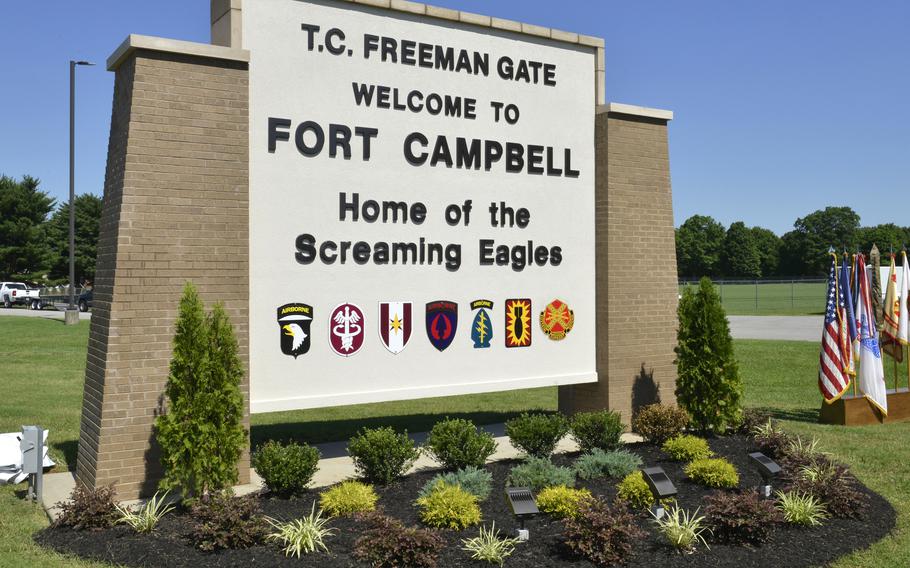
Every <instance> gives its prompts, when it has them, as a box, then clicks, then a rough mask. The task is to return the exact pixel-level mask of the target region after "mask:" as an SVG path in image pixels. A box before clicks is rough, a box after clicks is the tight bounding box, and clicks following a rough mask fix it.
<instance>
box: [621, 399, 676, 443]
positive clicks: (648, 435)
mask: <svg viewBox="0 0 910 568" xmlns="http://www.w3.org/2000/svg"><path fill="white" fill-rule="evenodd" d="M688 424H689V413H688V412H686V411H685V410H683V409H682V408H680V407H678V406H671V405H669V404H661V403H659V402H658V403H655V404H649V405H647V406H643V407H641V408H639V409H638V412H636V413H635V416H633V417H632V431H633V432H638V433H639V434H641V437H642V438H644V439H645V441H646V442H650V443H652V444H663V443H664V442H666V441H667V440H668V439H670V438H672V437H673V436H678V435H679V434H682V431H683V430H684V429H685V427H686V426H687V425H688Z"/></svg>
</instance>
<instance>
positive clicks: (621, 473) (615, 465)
mask: <svg viewBox="0 0 910 568" xmlns="http://www.w3.org/2000/svg"><path fill="white" fill-rule="evenodd" d="M641 464H642V462H641V458H640V457H638V456H637V455H636V454H633V453H632V452H630V451H628V450H615V451H612V452H605V451H603V450H596V449H595V450H592V451H591V453H588V454H583V455H581V456H579V457H578V459H576V460H575V464H574V465H573V467H574V468H575V472H576V473H577V474H578V477H580V478H582V479H600V478H602V477H625V476H627V475H629V474H630V473H632V472H633V471H635V470H636V469H638V468H639V467H641Z"/></svg>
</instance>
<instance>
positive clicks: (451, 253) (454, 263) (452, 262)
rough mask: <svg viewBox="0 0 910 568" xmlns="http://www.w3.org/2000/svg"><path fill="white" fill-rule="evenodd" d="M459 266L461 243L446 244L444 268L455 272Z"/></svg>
mask: <svg viewBox="0 0 910 568" xmlns="http://www.w3.org/2000/svg"><path fill="white" fill-rule="evenodd" d="M460 267H461V245H455V244H451V245H448V246H446V270H448V271H449V272H455V271H456V270H458V269H459V268H460Z"/></svg>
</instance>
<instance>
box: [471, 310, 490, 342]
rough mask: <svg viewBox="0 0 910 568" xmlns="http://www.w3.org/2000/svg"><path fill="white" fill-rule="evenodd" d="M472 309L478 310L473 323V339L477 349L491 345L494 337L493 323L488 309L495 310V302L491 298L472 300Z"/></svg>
mask: <svg viewBox="0 0 910 568" xmlns="http://www.w3.org/2000/svg"><path fill="white" fill-rule="evenodd" d="M471 309H472V310H477V313H476V314H474V321H473V322H472V323H471V341H473V342H474V348H475V349H486V348H488V347H489V346H490V340H491V339H493V324H492V323H491V321H490V314H489V312H487V310H491V311H492V310H493V302H491V301H490V300H474V301H473V302H471Z"/></svg>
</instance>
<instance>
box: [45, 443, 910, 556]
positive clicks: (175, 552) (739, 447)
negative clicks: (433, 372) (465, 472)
mask: <svg viewBox="0 0 910 568" xmlns="http://www.w3.org/2000/svg"><path fill="white" fill-rule="evenodd" d="M710 444H711V448H712V450H714V452H716V453H717V454H719V455H721V456H723V457H726V458H727V459H729V460H730V461H732V462H733V463H734V464H735V465H736V468H737V470H739V473H740V487H741V488H749V487H755V486H758V485H759V484H760V481H761V479H760V477H759V476H758V474H757V473H756V472H755V471H754V470H753V468H752V467H751V466H750V464H749V458H748V456H747V454H748V452H750V451H754V448H753V447H752V442H751V439H750V438H747V437H743V436H730V437H724V438H716V439H712V440H710ZM629 449H630V450H632V451H634V452H636V453H638V454H639V455H640V456H641V457H642V459H643V460H644V462H645V464H647V465H660V466H661V467H663V468H664V470H665V471H666V472H667V474H668V475H669V476H670V478H671V479H672V480H673V482H674V484H675V485H676V487H677V489H678V490H679V495H678V498H677V499H678V502H679V504H680V505H681V506H682V507H684V508H686V509H689V510H692V511H694V510H695V508H696V507H700V506H702V498H703V497H704V496H705V495H707V494H708V493H710V491H711V490H706V489H704V488H702V487H701V486H699V485H696V484H694V483H691V482H689V481H688V480H687V479H686V476H685V474H684V473H683V471H682V466H683V464H681V463H676V462H672V461H668V460H667V457H666V455H665V454H664V453H663V452H662V451H660V449H659V448H656V447H654V446H651V445H648V444H635V445H631V446H629ZM576 455H577V454H576ZM576 455H563V456H556V457H555V458H554V462H556V463H558V464H560V465H566V464H568V463H569V462H571V461H572V459H573V458H574V457H576ZM515 463H517V462H515V461H503V462H497V463H494V464H489V465H488V466H487V468H488V470H489V471H491V472H492V473H493V481H494V489H493V493H492V494H491V496H490V497H489V498H488V499H487V500H486V501H485V502H484V503H483V504H482V510H483V521H484V523H485V524H487V525H489V524H490V523H491V522H493V521H495V523H496V527H497V528H501V529H503V530H504V532H505V531H511V529H512V528H514V527H515V526H516V523H515V520H514V518H513V517H512V514H511V511H510V509H509V506H508V504H507V503H506V500H505V498H504V497H503V487H504V485H505V480H506V477H507V475H508V473H509V469H510V468H511V467H512V466H513V465H515ZM435 473H436V472H423V473H416V474H414V475H410V476H408V477H406V478H405V479H402V480H401V481H399V482H397V483H395V484H392V485H390V486H388V487H384V488H382V487H380V488H377V490H378V493H379V494H380V501H379V506H380V508H381V509H382V510H383V511H384V512H385V513H386V514H389V515H391V516H393V517H397V518H399V519H401V520H403V521H404V522H405V523H407V524H409V525H417V524H419V518H418V514H417V510H416V508H415V507H414V506H413V505H412V502H413V501H414V499H415V498H416V496H417V494H418V491H419V489H420V488H421V487H422V486H423V485H424V483H426V481H427V480H429V479H430V478H431V477H432V476H433V475H435ZM618 481H619V480H617V479H604V480H596V481H590V482H586V481H583V480H579V483H578V487H587V488H588V489H590V490H591V491H592V492H593V493H594V494H596V495H604V496H606V497H607V498H608V499H610V500H611V501H612V498H613V497H614V496H615V494H616V489H615V485H616V483H617V482H618ZM860 489H861V490H862V491H863V492H865V493H866V494H868V496H869V509H868V511H867V519H868V520H850V519H831V520H829V521H828V522H826V523H825V524H824V525H823V526H821V527H817V528H799V527H794V526H788V525H779V526H778V527H777V528H776V530H775V532H774V536H773V539H772V541H771V542H770V543H768V544H765V545H764V546H761V547H758V548H749V547H742V546H728V545H722V544H715V543H712V542H711V541H710V539H709V543H710V545H711V548H710V550H706V549H705V548H704V547H703V546H702V547H699V549H698V550H697V551H696V552H695V553H693V554H686V555H683V554H679V553H677V552H675V551H674V550H673V549H671V548H670V547H669V546H668V545H667V544H666V543H665V542H664V541H663V540H662V538H661V537H660V536H659V535H658V534H657V532H656V531H655V530H654V529H653V526H654V525H653V522H652V521H651V520H650V518H649V516H648V515H647V513H643V514H642V515H641V518H640V521H639V524H640V526H641V527H642V528H644V529H645V530H646V532H647V536H646V537H645V538H643V539H642V540H640V541H639V542H638V543H637V545H636V547H635V552H634V554H633V556H632V557H631V558H630V559H629V560H628V562H627V563H626V564H625V566H630V567H638V566H641V567H645V566H647V567H653V566H661V567H674V566H699V567H720V566H726V567H736V568H750V567H759V566H761V567H766V566H774V567H775V568H785V567H792V568H796V567H803V566H823V565H826V564H828V563H829V562H831V561H832V560H833V559H835V558H837V557H839V556H842V555H844V554H847V553H848V552H851V551H853V550H857V549H862V548H866V547H868V546H869V545H870V544H872V543H874V542H876V541H878V540H880V539H881V538H883V537H884V536H885V535H887V534H888V533H889V532H890V531H891V530H892V528H893V527H894V525H895V520H896V514H895V511H894V509H893V508H892V507H891V505H890V504H889V503H888V502H887V501H886V500H885V499H884V498H882V497H881V496H879V495H878V494H876V493H874V492H872V491H870V490H869V489H867V488H865V487H861V486H860ZM317 497H318V494H317V492H315V491H314V492H312V493H311V494H308V495H306V496H304V497H301V498H298V499H292V500H285V499H272V498H267V497H264V498H262V500H261V502H262V510H263V512H264V513H265V514H266V515H269V516H272V517H275V518H279V519H285V520H290V519H293V518H298V517H301V516H304V515H306V514H308V513H309V512H310V506H311V504H312V502H313V500H314V499H316V498H317ZM331 524H332V526H334V527H335V528H336V529H338V530H337V534H336V535H335V536H333V537H331V538H330V539H329V540H328V541H327V544H328V546H329V549H330V550H331V554H324V553H316V554H311V555H308V556H304V557H303V558H301V559H297V558H294V557H292V558H286V557H285V556H284V554H283V552H282V551H281V550H280V549H279V548H278V546H277V545H260V546H256V547H253V548H249V549H246V550H228V551H220V552H216V553H204V552H200V551H198V550H196V549H194V548H193V547H192V545H191V544H189V542H188V541H187V539H186V537H185V535H186V534H187V533H188V532H189V530H190V519H189V517H188V516H186V515H185V514H171V515H168V516H166V517H165V518H164V519H163V520H162V522H161V524H160V525H159V527H158V529H156V531H155V532H154V533H153V534H152V535H149V536H139V535H136V534H134V533H132V532H131V531H130V530H129V529H128V528H126V527H124V526H118V527H115V528H113V529H108V530H103V531H97V532H89V531H72V530H69V529H53V528H49V529H45V530H44V531H41V532H40V533H38V535H37V536H36V540H37V541H38V542H39V543H40V544H42V545H44V546H47V547H49V548H53V549H55V550H57V551H59V552H63V553H68V554H75V555H77V556H81V557H84V558H91V559H95V560H102V561H106V562H111V563H114V564H117V565H124V566H148V567H152V566H154V567H169V568H172V567H192V568H199V567H202V566H219V567H232V566H331V567H347V566H351V567H361V568H362V567H363V566H365V565H364V564H362V563H360V562H358V561H356V560H354V559H353V558H352V557H351V550H352V549H353V546H354V541H355V540H356V539H357V537H358V536H359V535H360V533H361V532H362V530H363V529H364V526H363V525H361V524H360V523H359V522H358V521H355V520H353V519H337V520H333V521H332V523H331ZM527 528H528V529H530V532H531V540H530V541H529V542H526V543H522V544H520V545H519V546H518V547H517V549H516V551H515V553H514V554H513V555H512V556H511V557H509V558H507V559H506V566H512V567H535V568H538V567H548V566H554V567H555V566H562V567H566V566H571V567H575V568H587V567H589V566H592V564H590V563H589V562H587V561H585V560H580V559H575V558H571V557H570V556H568V555H567V553H566V551H565V550H564V549H563V547H562V545H561V534H562V528H563V527H562V523H561V522H559V521H554V520H550V519H549V518H548V517H546V516H540V517H538V518H536V519H534V520H531V521H530V522H529V523H528V524H527ZM442 534H443V536H444V538H445V540H446V543H447V546H446V549H445V550H444V552H443V553H442V555H441V556H440V558H439V566H440V567H443V568H448V567H454V566H471V565H476V566H480V565H481V564H479V563H475V562H474V561H472V560H471V559H470V554H469V553H467V552H465V551H463V550H461V546H462V545H461V540H462V539H464V538H468V537H472V536H476V534H477V528H476V527H474V528H470V529H468V530H465V531H460V532H455V531H444V532H443V533H442Z"/></svg>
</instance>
